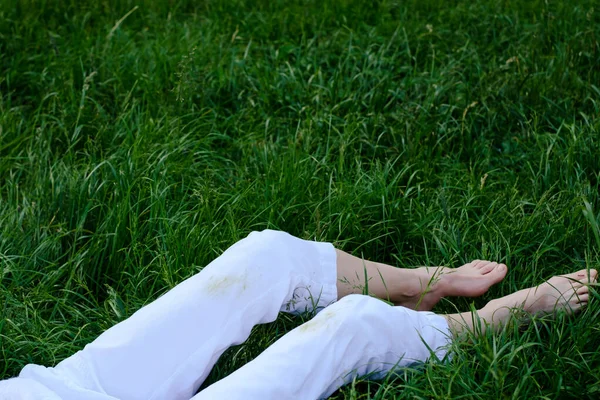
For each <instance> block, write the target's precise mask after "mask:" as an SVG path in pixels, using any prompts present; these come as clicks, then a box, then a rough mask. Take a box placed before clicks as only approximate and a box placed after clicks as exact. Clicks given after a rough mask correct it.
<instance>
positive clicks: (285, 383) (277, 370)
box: [193, 295, 450, 400]
mask: <svg viewBox="0 0 600 400" xmlns="http://www.w3.org/2000/svg"><path fill="white" fill-rule="evenodd" d="M449 341H450V335H449V331H448V324H447V323H446V320H445V319H444V318H443V317H441V316H439V315H435V314H433V313H430V312H417V311H413V310H409V309H407V308H404V307H393V306H390V305H388V304H386V303H384V302H383V301H380V300H377V299H374V298H372V297H368V296H362V295H350V296H346V297H344V298H343V299H341V300H340V301H338V302H337V303H335V304H333V305H332V306H330V307H328V308H327V309H326V310H324V311H323V312H321V313H320V314H318V315H317V316H316V317H314V318H313V319H312V320H310V321H309V322H307V323H305V324H303V325H301V326H299V327H298V328H296V329H294V330H293V331H291V332H289V333H288V334H286V335H285V336H283V337H282V338H281V339H279V340H278V341H277V342H275V343H274V344H273V345H271V346H270V347H269V348H268V349H266V350H265V351H264V352H263V353H262V354H261V355H259V356H258V357H257V358H255V359H254V360H253V361H251V362H249V363H248V364H246V365H244V366H243V367H242V368H240V369H239V370H237V371H235V372H234V373H232V374H231V375H229V376H228V377H226V378H224V379H222V380H221V381H219V382H216V383H214V384H213V385H211V386H209V387H208V388H206V389H204V390H203V391H202V392H200V393H198V394H197V395H196V396H194V398H193V400H206V399H210V400H213V399H227V400H242V399H244V400H271V399H272V400H275V399H277V400H280V399H302V400H311V399H319V398H324V397H327V396H329V395H330V394H331V393H333V392H334V391H335V390H336V389H338V388H339V387H340V386H342V385H344V384H346V383H348V382H350V381H352V379H353V378H355V377H357V376H364V375H367V374H373V375H370V376H372V377H373V378H378V377H382V376H383V375H384V374H385V373H387V372H388V371H390V370H391V369H393V368H395V367H402V366H407V365H409V364H413V363H415V362H423V361H425V360H426V359H428V358H429V357H430V355H431V353H430V349H432V350H434V351H435V352H436V355H437V356H438V357H439V358H443V356H444V355H445V353H446V348H445V347H446V346H447V345H448V343H449Z"/></svg>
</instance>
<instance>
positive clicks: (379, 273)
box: [336, 250, 507, 311]
mask: <svg viewBox="0 0 600 400" xmlns="http://www.w3.org/2000/svg"><path fill="white" fill-rule="evenodd" d="M336 252H337V260H338V262H337V275H338V281H337V291H338V297H340V298H341V297H344V296H345V295H348V294H352V293H362V290H363V289H364V288H366V287H368V291H369V294H371V295H373V296H375V297H378V298H380V299H385V300H388V301H391V302H393V303H394V304H396V305H401V306H404V307H408V308H411V309H414V310H421V311H428V310H431V309H432V308H433V306H434V305H435V304H436V303H437V302H438V301H439V300H440V299H441V298H442V297H447V296H463V297H476V296H481V295H482V294H483V293H485V292H486V291H487V290H488V289H489V288H490V287H491V286H492V285H494V284H496V283H498V282H500V281H501V280H502V279H504V276H505V275H506V272H507V268H506V265H504V264H499V263H496V262H490V261H484V260H474V261H472V262H470V263H468V264H465V265H463V266H462V267H459V268H446V267H420V268H396V267H392V266H390V265H386V264H383V263H378V262H373V261H368V260H363V259H361V258H358V257H355V256H352V255H350V254H348V253H345V252H344V251H341V250H336Z"/></svg>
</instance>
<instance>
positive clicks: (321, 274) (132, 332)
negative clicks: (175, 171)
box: [0, 231, 337, 400]
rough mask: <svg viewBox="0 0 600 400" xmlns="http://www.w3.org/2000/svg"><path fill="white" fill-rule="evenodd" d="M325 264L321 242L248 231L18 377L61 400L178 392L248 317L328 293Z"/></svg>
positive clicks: (329, 272)
mask: <svg viewBox="0 0 600 400" xmlns="http://www.w3.org/2000/svg"><path fill="white" fill-rule="evenodd" d="M335 262H336V254H335V252H334V249H333V246H331V244H328V243H316V242H309V241H305V240H301V239H298V238H295V237H293V236H291V235H289V234H286V233H283V232H275V231H263V232H257V233H253V234H251V235H250V236H248V237H247V238H246V239H244V240H242V241H240V242H238V243H236V244H234V245H233V246H232V247H230V248H229V249H228V250H227V251H225V253H223V254H222V255H221V256H220V257H219V258H217V259H216V260H215V261H213V262H212V263H210V264H209V265H208V266H207V267H205V268H204V269H203V270H202V271H201V272H200V273H199V274H197V275H195V276H193V277H191V278H190V279H188V280H186V281H184V282H182V283H181V284H179V285H178V286H176V287H175V288H174V289H172V290H171V291H169V292H168V293H166V294H165V295H163V296H162V297H160V298H159V299H158V300H156V301H154V302H153V303H151V304H149V305H147V306H145V307H143V308H142V309H140V310H139V311H137V312H136V313H135V314H134V315H132V316H131V317H130V318H129V319H127V320H125V321H123V322H121V323H119V324H117V325H116V326H114V327H112V328H111V329H109V330H107V331H106V332H104V333H103V334H102V335H100V336H99V337H98V338H97V339H96V340H95V341H94V342H92V343H90V344H89V345H87V346H86V347H85V348H84V349H83V350H82V351H80V352H78V353H76V354H75V355H73V356H71V357H69V358H67V359H66V360H64V361H62V362H61V363H59V364H58V365H57V366H56V367H54V368H44V367H41V366H37V365H28V366H26V367H25V368H24V369H23V370H22V372H21V374H20V377H21V378H29V379H33V380H36V381H38V382H41V383H43V384H44V385H45V386H46V387H48V388H50V389H51V390H52V391H54V392H55V393H56V394H57V395H59V396H60V397H61V398H62V399H63V400H64V399H77V400H80V399H114V398H118V399H120V400H125V399H144V400H148V399H186V400H187V399H189V398H190V397H191V396H192V395H193V394H194V393H195V391H196V390H197V388H198V387H199V386H200V384H201V383H202V381H203V380H204V379H205V377H206V376H207V375H208V373H209V371H210V369H211V368H212V366H213V364H214V363H215V362H216V360H217V359H218V358H219V356H220V355H221V354H222V353H223V351H225V350H226V349H227V348H228V347H230V346H231V345H235V344H239V343H242V342H243V341H245V340H246V338H247V337H248V335H249V333H250V330H251V329H252V327H253V326H254V325H256V324H259V323H266V322H271V321H273V320H274V319H275V318H276V316H277V314H278V313H279V312H280V311H285V312H292V313H296V312H304V311H307V310H308V311H310V310H314V309H318V308H322V307H325V306H327V305H328V304H330V303H331V302H333V301H335V300H336V298H337V294H336V286H335V281H336V272H335ZM1 391H2V385H0V393H1Z"/></svg>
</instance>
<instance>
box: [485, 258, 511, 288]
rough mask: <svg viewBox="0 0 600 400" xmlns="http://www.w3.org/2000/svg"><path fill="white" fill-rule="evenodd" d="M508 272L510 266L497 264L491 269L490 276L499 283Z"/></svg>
mask: <svg viewBox="0 0 600 400" xmlns="http://www.w3.org/2000/svg"><path fill="white" fill-rule="evenodd" d="M494 264H496V263H494ZM507 272H508V268H507V267H506V264H496V265H495V266H494V267H493V268H492V269H491V270H490V272H488V275H490V278H492V279H493V281H494V283H498V282H500V281H501V280H502V279H504V277H505V276H506V273H507Z"/></svg>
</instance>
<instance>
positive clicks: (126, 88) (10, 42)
mask: <svg viewBox="0 0 600 400" xmlns="http://www.w3.org/2000/svg"><path fill="white" fill-rule="evenodd" d="M598 40H600V8H599V7H598V4H596V2H595V1H591V0H583V1H571V2H566V1H537V0H533V1H522V0H515V1H490V0H478V1H474V2H472V1H462V0H459V1H453V2H445V1H440V0H418V1H417V0H407V1H402V2H400V1H392V0H379V1H373V2H363V1H358V0H336V1H329V0H326V1H311V0H292V1H263V0H259V1H245V0H235V1H229V2H225V1H212V0H207V1H201V2H198V1H186V0H174V1H166V0H156V1H150V0H139V1H135V2H134V1H112V0H97V1H73V0H66V1H56V0H22V1H16V0H14V1H11V0H8V1H4V2H1V3H0V315H1V318H0V353H1V354H0V377H10V376H13V375H15V374H17V373H18V371H19V370H20V368H22V367H23V365H25V364H26V363H32V362H33V363H39V364H44V365H53V364H55V363H57V362H58V361H60V360H61V359H64V358H65V357H67V356H69V355H70V354H72V353H73V352H75V351H76V350H78V349H80V348H81V347H82V346H83V345H84V344H85V343H87V342H89V341H91V340H93V339H94V338H95V337H96V336H97V335H98V334H99V333H100V332H102V331H103V330H105V329H107V328H108V327H110V326H112V325H113V324H115V323H116V322H118V321H120V320H122V319H124V318H126V317H127V316H129V315H130V314H132V313H133V312H134V311H135V310H136V309H138V308H139V307H141V306H142V305H144V304H147V303H149V302H151V301H152V300H153V299H155V298H156V297H158V296H159V295H161V294H162V293H164V292H165V291H167V290H169V289H170V288H172V287H173V286H175V285H176V284H177V283H178V282H180V281H182V280H183V279H185V278H186V277H188V276H191V275H192V274H194V273H196V272H197V271H198V270H200V269H201V268H202V267H203V266H204V265H206V264H207V263H208V262H210V261H211V260H212V259H214V258H215V257H216V256H217V255H219V254H220V253H221V252H222V251H223V250H224V249H225V248H227V247H228V246H229V245H231V244H232V243H234V242H235V241H237V240H238V239H240V238H242V237H244V236H245V235H246V234H247V233H248V232H249V231H252V230H259V229H264V228H273V229H281V230H285V231H288V232H290V233H292V234H294V235H296V236H300V237H303V238H310V239H316V240H325V241H331V242H334V243H335V244H336V245H337V246H338V247H340V248H342V249H344V250H347V251H350V252H354V253H355V254H357V255H363V256H364V257H366V258H369V259H374V260H378V261H382V262H388V263H392V264H394V265H397V266H399V267H410V266H415V265H424V264H427V265H448V266H458V265H460V264H461V263H464V262H466V261H469V260H471V259H475V258H485V259H493V260H498V261H502V262H505V263H507V264H508V265H509V268H510V270H509V274H508V276H507V278H506V280H505V281H504V282H503V283H502V284H500V285H498V286H497V287H494V288H493V289H492V290H491V291H490V292H489V293H488V294H487V295H486V296H484V297H483V298H482V299H477V300H475V301H474V305H472V304H471V300H465V299H456V300H452V302H443V303H442V304H440V305H439V306H438V308H437V309H436V311H438V312H448V311H454V310H455V309H456V308H458V309H460V310H468V309H469V307H472V306H480V305H482V304H484V303H485V301H487V300H489V299H490V298H493V297H496V296H499V295H503V294H507V293H509V292H512V291H514V290H516V289H518V288H522V287H526V286H531V285H533V284H536V283H538V282H539V281H540V280H542V279H545V278H548V277H550V276H552V275H554V274H557V273H561V272H565V271H571V270H575V269H580V268H598V267H599V265H598V264H599V262H598V253H599V250H600V234H599V230H598V224H599V218H600V197H599V193H598V180H599V173H600V172H599V171H600V157H599V156H600V137H599V134H600V83H599V82H600V45H599V42H598ZM594 297H595V296H594ZM599 314H600V308H599V306H598V304H597V299H596V298H594V299H593V300H592V302H591V303H590V306H589V308H588V310H587V311H585V312H584V313H583V314H581V315H580V316H578V317H577V318H566V317H559V318H558V320H557V321H555V322H552V323H551V322H549V321H544V320H542V321H538V323H537V324H532V325H530V326H529V327H528V328H526V329H521V330H519V329H517V328H516V327H515V328H509V329H507V330H506V331H504V332H502V333H500V334H497V335H487V336H484V337H482V338H478V339H473V340H471V341H466V342H463V343H458V344H457V345H456V346H455V349H454V355H453V358H452V360H451V361H449V362H447V363H435V362H431V363H427V364H425V365H424V366H422V367H421V368H420V369H418V370H408V371H405V372H402V373H401V374H397V375H394V376H389V377H388V379H386V380H385V381H383V382H369V381H360V382H356V383H355V384H353V385H349V386H347V387H345V388H343V389H341V390H340V391H339V392H338V393H336V394H335V395H334V398H338V399H366V398H376V399H383V398H396V397H397V398H403V397H406V398H414V397H418V398H432V397H435V398H456V397H461V396H462V397H469V398H499V397H517V398H524V397H545V398H574V397H577V398H582V397H583V398H594V397H596V396H597V395H598V393H599V392H600V354H599V353H598V351H597V349H598V346H599V345H600V340H598V334H599V333H600V332H599V330H600V325H599V322H598V321H600V319H599V317H600V315H599ZM300 322H301V319H292V318H290V317H288V316H283V317H282V318H281V319H280V321H279V322H277V323H274V324H271V325H267V326H261V327H258V328H256V329H255V332H254V333H253V336H252V337H251V339H250V340H249V341H248V342H247V343H246V344H244V345H241V346H239V347H237V348H235V349H232V350H231V351H229V352H228V353H226V355H225V356H224V357H223V358H222V360H221V361H220V362H219V364H218V365H217V366H216V367H215V369H214V371H213V374H212V375H211V376H210V378H209V381H208V382H212V381H214V380H217V379H219V378H221V377H223V376H226V375H227V374H229V373H231V372H232V371H233V370H235V368H238V367H239V366H241V365H243V364H244V363H246V362H248V361H249V360H251V359H252V358H254V357H256V356H257V355H258V354H259V353H260V352H261V351H262V350H263V349H264V348H265V347H266V346H268V345H269V344H270V343H272V342H273V341H274V340H276V338H277V337H279V336H281V335H282V334H283V333H284V332H285V331H286V330H287V329H289V328H290V327H292V326H295V325H297V324H298V323H300Z"/></svg>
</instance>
